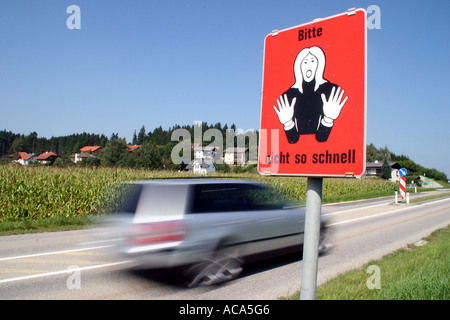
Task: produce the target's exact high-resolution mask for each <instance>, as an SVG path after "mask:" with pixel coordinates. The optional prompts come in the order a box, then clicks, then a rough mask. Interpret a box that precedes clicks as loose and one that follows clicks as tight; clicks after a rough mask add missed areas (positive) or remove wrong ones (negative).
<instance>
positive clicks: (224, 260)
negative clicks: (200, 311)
mask: <svg viewBox="0 0 450 320" xmlns="http://www.w3.org/2000/svg"><path fill="white" fill-rule="evenodd" d="M241 272H242V260H241V259H239V257H238V254H237V250H233V249H231V248H222V249H219V250H217V251H216V252H215V254H214V255H213V256H212V257H211V258H208V259H204V260H202V261H201V262H199V263H196V264H194V265H192V266H191V267H190V268H189V269H188V270H187V272H186V273H185V283H186V285H187V286H188V287H189V288H194V287H202V286H210V285H216V284H220V283H223V282H226V281H229V280H232V279H235V278H237V277H238V276H239V275H240V274H241Z"/></svg>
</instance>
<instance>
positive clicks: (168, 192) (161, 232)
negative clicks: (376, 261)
mask: <svg viewBox="0 0 450 320" xmlns="http://www.w3.org/2000/svg"><path fill="white" fill-rule="evenodd" d="M124 186H125V187H126V188H125V189H126V190H125V191H123V192H124V194H126V199H127V201H126V202H125V205H124V206H123V207H122V209H121V213H120V214H119V215H118V216H117V217H120V218H119V221H120V223H121V225H122V228H123V227H125V228H124V229H125V230H127V231H126V236H125V240H124V241H123V243H122V245H121V249H120V252H121V254H123V255H125V256H126V257H128V258H132V259H135V260H137V261H140V262H142V263H143V265H144V266H145V267H146V268H151V269H161V268H170V269H171V270H182V273H183V278H184V279H185V281H186V284H187V285H188V286H189V287H194V286H201V285H211V284H217V283H221V282H224V281H227V280H230V279H233V278H235V277H237V276H238V275H239V274H240V273H241V271H242V266H243V264H244V263H247V262H249V261H253V260H255V259H261V258H267V257H269V256H273V254H280V253H281V254H282V253H288V252H293V251H297V252H299V251H300V250H301V249H302V245H303V233H304V220H305V210H304V209H302V208H300V207H298V206H297V207H295V206H292V205H289V204H288V203H287V202H286V201H284V200H283V198H282V197H281V196H280V195H279V194H277V193H276V192H275V191H274V190H272V189H271V188H269V187H267V186H266V185H264V184H260V183H256V182H253V181H242V180H216V179H183V180H163V181H140V182H130V183H127V184H125V185H124ZM322 225H323V226H324V224H322Z"/></svg>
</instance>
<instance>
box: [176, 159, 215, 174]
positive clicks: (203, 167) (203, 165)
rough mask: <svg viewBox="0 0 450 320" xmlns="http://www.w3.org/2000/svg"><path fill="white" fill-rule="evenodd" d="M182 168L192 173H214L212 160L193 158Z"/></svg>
mask: <svg viewBox="0 0 450 320" xmlns="http://www.w3.org/2000/svg"><path fill="white" fill-rule="evenodd" d="M184 170H185V171H189V172H192V173H194V174H207V173H215V172H216V164H215V163H214V161H212V160H202V159H194V160H192V161H191V163H189V164H188V165H187V166H186V168H184Z"/></svg>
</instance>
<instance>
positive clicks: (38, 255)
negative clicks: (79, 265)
mask: <svg viewBox="0 0 450 320" xmlns="http://www.w3.org/2000/svg"><path fill="white" fill-rule="evenodd" d="M109 247H113V246H112V245H109V246H100V247H90V248H81V249H71V250H63V251H52V252H43V253H35V254H28V255H23V256H14V257H6V258H0V261H6V260H15V259H23V258H32V257H40V256H48V255H52V254H61V253H68V252H78V251H87V250H97V249H103V248H109Z"/></svg>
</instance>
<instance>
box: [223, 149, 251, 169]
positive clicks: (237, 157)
mask: <svg viewBox="0 0 450 320" xmlns="http://www.w3.org/2000/svg"><path fill="white" fill-rule="evenodd" d="M248 157H249V150H248V148H227V149H226V150H225V161H224V162H225V163H226V164H228V165H230V166H243V165H245V164H246V163H247V162H248Z"/></svg>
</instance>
